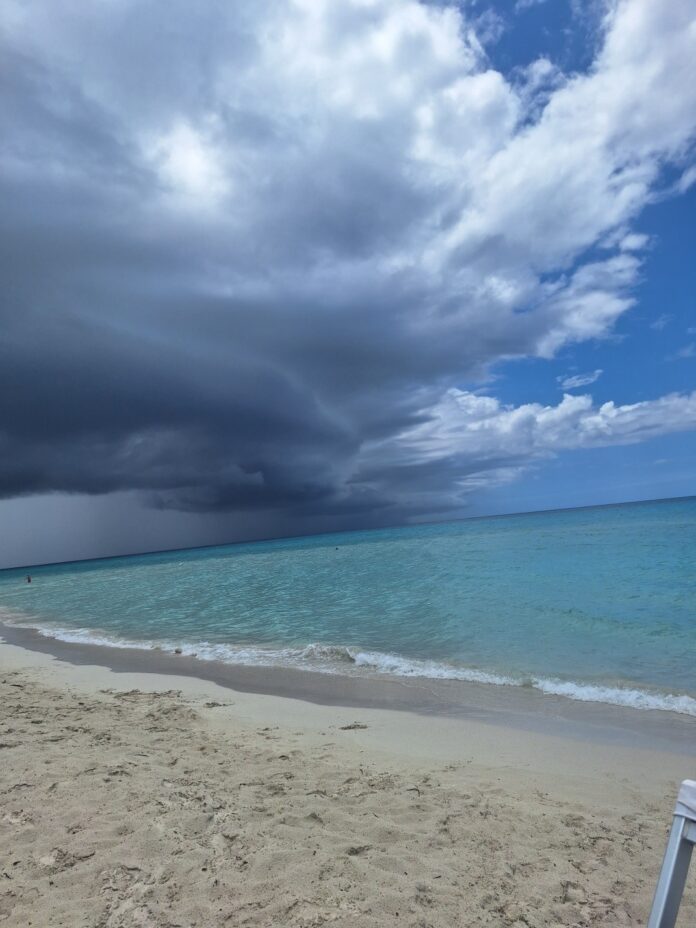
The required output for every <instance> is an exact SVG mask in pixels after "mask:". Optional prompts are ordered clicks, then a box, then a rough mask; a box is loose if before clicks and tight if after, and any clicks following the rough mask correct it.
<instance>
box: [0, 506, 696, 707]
mask: <svg viewBox="0 0 696 928" xmlns="http://www.w3.org/2000/svg"><path fill="white" fill-rule="evenodd" d="M26 573H27V570H26V569H24V570H5V571H2V572H0V620H1V621H5V622H8V621H9V622H11V623H13V624H18V625H30V626H33V627H35V628H38V629H39V630H40V632H41V633H42V634H44V635H47V636H50V637H54V638H59V639H63V640H65V641H76V642H91V643H94V644H100V645H105V646H109V645H110V646H119V647H138V648H161V649H167V650H174V649H176V648H179V649H181V651H182V652H183V653H184V654H192V655H193V654H195V655H196V656H197V657H199V658H200V659H203V660H216V661H224V662H228V663H235V664H253V665H261V666H292V667H300V668H304V669H306V670H309V671H315V672H319V673H341V674H364V675H371V676H379V675H388V676H403V677H413V676H418V677H432V678H438V679H442V678H450V679H459V680H470V681H474V682H480V683H487V684H490V685H500V684H508V685H519V686H531V687H535V688H537V689H539V690H541V691H543V692H546V693H552V694H557V695H562V696H566V697H568V698H571V699H578V700H584V701H594V702H606V703H612V704H617V705H624V706H632V707H635V708H637V709H647V710H660V709H662V710H671V711H674V712H679V713H684V714H687V715H694V716H696V498H689V499H681V500H666V501H657V502H650V503H635V504H628V505H620V506H605V507H595V508H587V509H575V510H563V511H555V512H542V513H532V514H525V515H511V516H497V517H491V518H482V519H472V520H466V521H457V522H449V523H443V524H435V525H417V526H409V527H406V528H391V529H381V530H376V531H364V532H349V533H341V534H334V535H321V536H312V537H305V538H292V539H282V540H277V541H266V542H256V543H249V544H235V545H225V546H220V547H212V548H197V549H190V550H183V551H175V552H169V553H160V554H147V555H138V556H134V557H123V558H109V559H103V560H97V561H81V562H76V563H69V564H62V565H50V566H44V567H37V568H33V569H32V570H31V573H32V577H33V582H32V583H31V584H27V583H26V582H25V575H26Z"/></svg>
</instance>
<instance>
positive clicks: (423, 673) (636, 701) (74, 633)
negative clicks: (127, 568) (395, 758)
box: [2, 612, 696, 717]
mask: <svg viewBox="0 0 696 928" xmlns="http://www.w3.org/2000/svg"><path fill="white" fill-rule="evenodd" d="M2 620H3V621H4V622H6V624H8V625H16V626H19V627H24V628H27V627H29V628H33V629H35V630H36V631H37V632H38V633H39V634H41V635H44V636H45V637H47V638H56V639H58V640H60V641H65V642H69V643H75V644H87V645H97V646H99V647H112V648H114V647H115V648H137V649H146V650H157V651H169V652H173V651H175V650H176V651H177V652H178V653H181V654H183V655H186V656H189V657H195V658H197V659H198V660H204V661H219V662H221V663H225V664H238V665H243V666H256V667H294V668H297V669H302V670H308V671H313V672H315V673H326V674H346V673H349V674H366V673H367V674H370V673H373V674H375V675H380V676H395V677H420V678H425V679H430V680H460V681H463V682H467V683H483V684H489V685H494V686H524V687H532V688H533V689H536V690H539V691H540V692H542V693H545V694H546V695H549V696H562V697H565V698H566V699H573V700H577V701H580V702H598V703H605V704H609V705H615V706H624V707H627V708H631V709H643V710H659V711H664V712H676V713H679V714H680V715H690V716H693V717H696V699H694V698H693V697H692V696H688V695H686V694H679V693H676V694H675V693H664V692H657V691H649V690H640V689H637V688H635V687H623V686H610V685H602V684H598V683H592V684H590V683H580V682H578V681H574V680H561V679H554V678H545V677H534V676H532V677H530V676H526V677H522V676H520V677H517V678H516V677H512V676H505V675H501V674H497V673H491V672H488V671H485V670H479V669H477V668H474V667H461V666H455V665H453V664H446V663H440V662H438V661H429V660H417V659H413V658H407V657H403V656H402V655H399V654H389V653H387V652H383V651H366V650H361V649H360V648H356V647H350V646H344V645H329V644H322V643H320V642H315V643H312V644H309V645H306V646H305V647H294V648H293V647H287V648H272V647H262V646H256V645H251V644H250V645H229V644H223V643H215V642H209V641H197V642H192V641H183V642H182V641H174V640H162V641H135V640H132V639H126V638H118V637H116V636H112V635H110V634H109V633H107V632H103V631H93V630H91V629H86V628H65V627H59V626H48V625H41V624H38V623H35V622H27V621H26V620H24V621H21V620H20V619H19V618H18V617H15V616H14V615H12V616H10V615H9V614H8V613H7V612H3V615H2Z"/></svg>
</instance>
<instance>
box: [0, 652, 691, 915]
mask: <svg viewBox="0 0 696 928" xmlns="http://www.w3.org/2000/svg"><path fill="white" fill-rule="evenodd" d="M353 723H357V724H359V725H361V726H367V727H365V728H350V729H348V730H344V726H346V725H352V724H353ZM693 730H694V737H696V724H695V725H694V729H693ZM695 766H696V765H695V763H694V760H693V758H689V757H687V756H685V755H682V754H678V753H666V752H662V753H660V752H653V751H646V750H640V751H639V750H633V749H630V748H627V747H620V746H607V745H605V744H604V745H603V744H596V743H592V742H587V741H581V740H572V739H570V738H568V739H566V738H562V737H558V736H553V737H552V736H548V735H543V734H538V733H529V732H520V731H515V730H513V729H510V728H505V727H502V726H497V725H486V724H482V723H477V722H471V721H467V720H459V719H445V718H428V717H425V716H420V715H416V714H411V713H407V712H391V711H383V710H368V709H358V710H356V709H343V708H339V707H324V706H316V705H312V704H310V703H305V702H300V701H298V700H291V699H282V698H278V697H272V696H258V695H248V694H240V693H237V692H234V691H231V690H229V689H225V688H222V687H220V686H217V685H215V684H213V683H206V682H201V681H198V680H195V679H192V678H190V677H172V676H169V675H168V676H159V675H157V674H123V673H119V674H115V673H112V672H111V671H108V670H105V669H103V668H98V667H88V666H78V667H76V666H73V665H71V664H67V663H65V662H61V661H57V660H55V659H53V658H51V657H49V656H47V655H42V654H38V653H34V652H30V651H26V650H24V649H21V648H17V647H13V646H10V645H6V644H0V771H1V774H0V924H2V925H3V926H4V925H7V926H17V928H20V926H21V928H25V926H29V925H31V926H58V925H62V926H70V928H72V926H90V928H92V926H94V928H96V926H99V928H122V926H123V928H125V926H128V928H130V926H140V928H143V926H157V928H160V926H161V928H164V926H168V928H174V926H194V925H195V926H197V928H205V926H223V925H253V926H269V928H270V926H280V925H288V926H297V928H300V926H303V928H309V926H318V925H324V924H329V923H330V924H333V925H336V926H366V928H369V926H377V925H379V926H396V925H400V926H413V928H428V926H433V928H434V926H455V925H456V926H469V925H471V926H474V925H476V926H479V925H481V926H516V928H522V926H558V925H568V926H570V925H573V926H589V925H611V926H613V925H617V926H622V925H636V926H637V925H644V924H645V920H646V917H647V912H648V910H649V906H650V901H651V897H652V892H653V889H654V885H655V880H656V877H657V873H658V870H659V867H660V863H661V859H662V853H663V850H664V842H665V838H666V835H667V830H668V828H669V824H670V817H671V810H672V806H673V801H674V795H675V792H676V788H677V786H678V783H679V781H680V780H681V779H683V778H684V777H687V776H692V777H693V776H694V774H695V773H696V770H695V769H694V767H695ZM694 869H696V868H694ZM695 919H696V879H695V878H694V874H692V875H691V878H690V883H689V886H688V887H687V895H686V899H685V902H684V905H683V909H682V918H681V924H683V925H688V924H690V923H693V922H694V920H695Z"/></svg>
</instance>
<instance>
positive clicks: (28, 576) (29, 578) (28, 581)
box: [27, 574, 31, 583]
mask: <svg viewBox="0 0 696 928" xmlns="http://www.w3.org/2000/svg"><path fill="white" fill-rule="evenodd" d="M27 583H31V574H27Z"/></svg>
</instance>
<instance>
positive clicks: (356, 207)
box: [0, 0, 694, 518]
mask: <svg viewBox="0 0 696 928" xmlns="http://www.w3.org/2000/svg"><path fill="white" fill-rule="evenodd" d="M652 7H653V5H652V4H651V3H649V2H648V0H637V2H635V3H632V4H624V5H623V6H621V8H620V10H619V12H618V13H617V14H616V15H615V17H614V19H613V20H611V21H610V22H608V25H607V29H608V32H607V36H608V37H607V43H606V48H605V50H604V51H603V52H602V53H601V55H600V58H599V60H598V61H597V63H596V68H595V73H594V74H593V75H590V76H587V77H586V78H583V79H577V80H576V81H575V82H570V83H568V84H566V85H564V84H563V83H562V81H559V78H558V75H556V77H555V81H556V84H557V85H559V84H560V89H558V90H556V91H555V94H552V95H551V96H550V98H549V99H550V102H549V103H548V105H547V108H546V110H545V112H544V115H543V116H542V117H540V118H539V120H538V122H537V123H535V124H534V125H532V126H531V127H530V126H529V125H528V124H527V125H526V126H525V120H526V113H525V109H524V108H525V106H530V107H531V106H533V105H535V104H534V102H533V100H531V97H530V93H531V91H529V88H528V89H527V91H525V93H522V92H521V91H520V90H519V88H518V89H517V90H516V89H514V88H513V87H512V86H511V85H509V84H508V83H507V82H506V81H505V80H504V78H503V77H502V76H501V75H499V74H496V72H494V71H492V70H490V69H489V67H488V65H487V63H486V61H485V58H484V56H483V53H482V51H481V49H480V47H479V46H478V44H477V43H476V41H475V39H474V38H473V37H472V36H471V34H470V33H469V32H468V31H467V27H466V24H465V23H464V22H463V20H462V18H461V14H459V13H457V12H455V11H454V10H453V9H450V8H447V7H444V8H439V7H427V6H425V5H420V4H418V3H416V2H411V0H380V2H377V3H375V4H374V5H372V6H369V5H364V4H351V3H347V4H341V5H339V6H338V7H337V6H336V5H335V4H332V3H325V4H324V3H319V2H315V3H311V4H307V3H296V4H280V5H279V4H275V3H265V4H257V3H254V4H244V3H242V4H234V5H229V4H222V3H217V2H213V0H209V2H206V3H204V4H202V5H196V6H195V8H194V7H193V6H191V5H190V4H188V3H183V2H176V3H169V4H167V5H166V6H165V5H163V4H162V3H160V2H149V3H145V4H137V5H135V4H133V3H131V2H128V0H113V2H111V3H109V4H98V5H92V6H87V7H85V6H84V5H82V4H73V3H68V4H66V5H65V7H64V8H63V9H61V11H60V13H59V12H58V11H57V9H56V7H55V5H54V4H51V3H48V2H44V0H35V2H33V3H29V4H21V3H17V2H14V0H10V2H9V4H8V6H7V8H6V12H5V13H4V14H3V15H4V18H5V23H4V26H5V28H4V31H3V35H2V45H3V48H2V56H1V58H0V60H1V61H2V65H1V67H2V75H1V78H2V79H1V81H0V84H1V87H2V90H1V94H2V104H1V105H2V114H1V115H2V124H3V126H4V127H5V131H4V132H3V137H2V143H1V148H0V159H1V160H0V167H1V168H2V175H1V178H0V201H1V202H2V204H3V209H2V215H1V216H0V271H1V273H2V280H3V299H2V306H1V308H0V313H1V317H0V321H1V324H2V342H1V343H0V495H2V496H4V497H5V498H8V497H14V496H22V495H29V494H38V493H45V492H52V491H65V492H70V493H87V494H104V493H110V492H114V491H119V490H139V491H143V492H144V493H145V494H147V498H148V499H149V500H150V503H151V504H152V505H154V506H157V507H164V508H175V509H181V510H184V511H200V512H208V511H218V510H235V511H237V510H248V509H258V510H272V511H278V512H283V513H285V514H287V513H290V514H291V515H292V514H295V515H296V516H297V517H298V518H299V517H306V516H312V515H322V516H326V515H331V514H335V515H336V516H337V517H338V516H344V515H346V514H349V515H350V514H359V513H367V512H370V513H385V512H388V513H391V514H392V515H395V516H398V517H403V516H405V515H408V514H409V513H413V512H420V513H424V512H430V513H433V512H441V511H445V510H448V509H452V508H456V507H457V506H459V505H461V503H462V501H463V500H464V499H465V497H466V495H467V493H470V492H472V491H473V490H475V489H476V487H477V486H480V485H483V483H485V482H486V481H489V482H493V483H494V482H497V481H500V480H504V479H510V477H511V475H513V474H514V473H515V472H516V471H517V470H518V469H519V468H521V467H523V466H524V465H525V464H527V463H528V462H529V461H533V460H535V459H537V458H538V457H539V456H543V455H544V454H546V453H549V452H552V451H554V450H556V449H558V448H560V447H575V446H581V445H583V442H582V441H580V442H575V443H574V439H573V440H571V439H570V438H568V437H566V438H564V441H565V444H563V442H560V443H559V442H558V441H557V434H558V425H557V421H556V420H557V419H558V418H559V417H560V418H561V419H563V417H564V416H567V417H569V418H568V421H570V418H572V421H573V423H575V424H576V425H578V424H579V423H581V426H582V428H586V430H587V432H588V434H590V438H588V439H587V441H586V442H584V443H585V444H591V443H595V444H598V443H602V442H604V443H611V442H612V441H613V440H617V441H626V440H633V436H632V433H631V432H630V428H629V429H628V431H622V432H620V434H615V432H614V431H612V429H613V428H614V427H613V426H612V423H611V421H609V420H608V419H607V420H606V422H604V421H603V424H602V429H595V430H594V431H592V428H590V427H589V426H588V422H589V421H590V418H591V417H592V416H595V411H594V410H592V408H591V406H590V407H586V408H584V409H583V410H580V411H578V410H576V409H575V408H573V409H571V408H570V407H557V408H556V410H555V411H554V410H550V411H549V410H545V409H544V408H542V407H536V406H531V405H530V406H526V407H520V410H518V412H519V413H520V415H519V416H518V418H517V419H516V420H515V422H518V421H524V422H525V423H526V424H525V425H524V427H523V428H522V429H521V430H517V429H516V428H515V429H513V430H512V432H511V431H510V429H507V426H505V427H503V425H501V423H503V422H507V420H506V419H505V417H506V416H508V414H509V412H510V411H509V410H505V409H504V408H503V407H500V406H499V405H496V403H495V401H494V400H492V399H490V398H481V402H482V403H483V404H484V406H485V403H488V406H486V407H485V408H484V406H482V405H481V403H479V402H478V399H477V398H476V397H474V396H473V394H461V395H460V394H459V393H457V392H456V388H458V387H461V386H462V384H464V383H466V382H468V381H469V382H470V381H471V380H472V379H473V378H476V377H481V376H483V375H484V374H485V372H486V371H487V369H488V368H489V366H490V365H492V364H494V363H495V362H496V361H498V360H500V359H502V358H510V357H522V356H525V355H545V356H550V355H551V354H552V353H553V352H554V351H555V350H557V349H558V348H559V347H560V346H562V345H563V344H566V343H568V342H572V341H576V340H580V339H583V338H590V337H597V336H601V335H602V334H604V333H606V332H607V331H608V330H609V329H610V327H611V325H612V323H613V322H614V320H615V319H616V318H617V317H618V316H619V315H620V314H621V313H622V312H624V311H625V310H626V309H627V308H628V307H629V306H630V302H631V300H630V288H631V286H632V284H633V283H634V282H635V279H636V276H637V273H638V268H639V260H638V259H637V258H636V257H635V256H634V255H632V254H630V253H629V252H628V251H626V250H623V251H622V250H621V246H620V245H617V244H615V245H614V246H611V247H607V252H606V257H605V258H604V259H601V260H595V262H594V263H593V264H588V263H586V264H580V265H577V264H575V263H574V262H576V261H577V260H578V256H579V255H581V254H583V253H585V252H586V251H587V249H588V248H589V247H590V246H592V245H594V244H597V243H598V242H599V241H600V240H604V239H606V237H607V235H609V234H610V233H611V234H613V235H614V237H615V240H616V241H617V242H618V241H619V240H620V237H621V234H624V235H625V231H626V229H627V226H628V223H629V222H630V221H631V219H632V218H633V216H634V215H635V214H636V213H637V212H638V210H639V208H640V207H641V206H642V205H643V203H644V202H645V201H646V200H647V197H648V195H649V190H650V185H651V184H654V183H655V181H656V178H657V174H658V166H659V163H660V162H661V160H662V159H665V158H669V157H671V156H672V155H675V154H676V153H677V152H678V153H679V154H680V155H681V154H683V149H684V145H685V143H686V140H687V139H688V138H689V137H690V134H691V133H692V131H693V125H694V119H693V106H692V105H691V104H690V108H689V106H686V105H685V106H683V107H679V106H675V107H674V108H673V109H672V110H671V111H670V113H669V114H667V116H666V117H665V115H664V113H663V112H662V110H661V108H660V99H661V97H660V94H663V95H664V94H669V93H671V92H672V83H671V82H672V81H674V80H676V81H678V82H679V87H680V92H681V93H682V94H683V95H684V96H688V95H687V94H686V93H685V91H684V88H685V87H687V86H688V82H686V81H684V80H683V77H684V73H685V71H687V70H688V69H689V68H690V67H691V64H690V63H689V59H688V56H687V55H686V53H685V51H684V49H683V47H682V46H681V45H680V42H679V39H678V36H679V34H680V30H681V26H682V25H683V24H682V20H685V19H686V16H687V12H686V10H687V5H686V4H682V3H676V4H675V7H676V8H678V11H679V10H680V11H681V13H680V14H679V15H677V14H675V15H674V16H673V17H672V19H671V20H670V22H669V23H668V24H667V25H664V24H662V25H660V28H661V29H662V30H663V31H662V34H657V35H652V33H654V32H655V29H656V27H655V25H654V23H653V22H652V19H654V18H655V17H654V16H653V13H654V10H653V13H651V12H650V11H651V10H652ZM643 9H644V12H645V11H647V13H646V15H645V17H644V18H645V23H643V24H642V26H641V28H643V29H644V31H645V34H646V42H647V44H648V49H647V51H646V52H644V57H645V56H647V57H648V58H650V56H652V57H653V58H654V59H655V60H658V61H661V60H662V58H664V57H665V56H668V57H670V62H671V65H670V74H663V77H662V78H661V81H662V83H661V84H660V82H657V83H658V84H659V86H658V87H656V88H655V89H654V94H653V96H649V97H648V98H646V97H645V95H643V96H642V97H641V98H640V100H639V101H638V102H637V101H636V99H635V98H634V96H635V95H634V91H633V90H632V88H631V86H629V85H630V83H631V81H630V79H629V78H627V77H626V73H627V70H628V73H629V75H630V72H631V68H639V67H642V66H643V59H641V61H636V60H633V59H631V58H630V56H629V57H628V59H627V58H626V55H627V53H626V50H625V49H623V48H622V44H621V30H622V29H624V30H625V29H627V28H628V27H629V25H630V23H627V21H625V20H626V17H627V16H628V15H629V14H628V13H627V12H626V11H627V10H628V11H629V13H630V11H631V10H637V11H638V12H639V13H640V11H641V10H643ZM678 11H677V12H678ZM622 16H623V19H622ZM680 16H681V19H680ZM651 17H652V18H651ZM629 18H630V17H629ZM658 32H659V30H658ZM612 43H613V44H612ZM675 73H676V77H675V76H674V74H675ZM616 75H619V76H618V77H617V76H616ZM592 81H594V82H595V86H592ZM599 90H602V93H603V97H602V101H603V104H602V105H604V106H605V107H606V110H607V112H612V113H613V114H614V116H613V118H614V120H615V121H617V120H619V121H620V119H621V118H625V119H626V126H625V132H624V133H623V135H621V134H620V133H619V132H618V131H616V132H614V130H612V133H613V134H612V133H609V134H608V135H607V132H608V130H607V128H606V122H607V120H606V119H605V118H604V116H603V114H602V113H601V112H600V113H598V115H597V116H596V118H595V117H589V116H588V109H587V105H586V100H587V98H590V99H595V98H597V94H598V92H599ZM532 96H533V95H532ZM544 99H546V97H544ZM636 105H640V107H642V110H641V112H642V113H643V119H644V123H645V124H646V125H647V126H648V129H645V127H644V126H638V127H636V125H634V124H633V122H632V117H631V115H630V114H631V113H632V112H633V111H634V110H635V107H636ZM622 114H623V117H622ZM527 115H528V114H527ZM520 127H525V128H524V131H522V129H521V128H520ZM651 127H652V128H651ZM658 129H659V130H660V132H661V135H660V138H661V142H660V146H659V148H657V149H656V148H655V144H654V137H655V134H656V132H657V130H658ZM641 132H644V134H645V136H646V137H644V136H643V135H642V134H641ZM647 136H649V139H647ZM549 139H553V140H554V147H553V151H551V149H550V147H549ZM549 159H551V161H552V162H553V163H552V164H549V163H548V161H549ZM559 205H562V207H563V210H562V213H563V215H562V221H559ZM453 390H455V393H452V391H453ZM462 396H464V400H462ZM467 397H469V398H471V399H466V398H467ZM491 404H492V405H491ZM620 409H624V408H623V407H621V408H620ZM660 409H661V411H662V412H661V414H664V412H665V410H667V409H668V411H669V414H670V415H669V416H668V417H666V418H665V416H664V415H663V421H664V424H663V430H664V431H669V430H670V429H676V428H686V427H691V426H692V425H693V422H694V413H693V403H692V401H691V400H690V398H683V399H681V400H679V401H678V402H676V405H675V404H674V403H673V404H672V405H669V406H668V407H660ZM559 410H560V411H559ZM619 411H620V410H619ZM547 413H550V415H547ZM644 413H645V415H647V414H648V412H647V411H642V412H641V414H640V415H643V414H644ZM554 414H555V418H554ZM621 415H622V416H623V418H622V419H621V421H622V422H624V423H625V422H626V421H628V419H627V415H628V414H623V413H621ZM578 416H581V417H584V418H578ZM532 420H533V421H532ZM564 421H565V420H564ZM612 421H613V420H612ZM631 421H633V419H631ZM650 423H652V420H650ZM581 426H580V425H578V427H581ZM593 428H594V426H593ZM544 429H547V431H544ZM650 429H653V430H654V426H653V425H652V424H649V425H648V430H650ZM532 431H533V432H534V435H535V436H536V437H535V439H534V441H531V440H529V435H530V434H531V432H532ZM483 433H485V434H487V435H492V436H493V437H494V439H495V440H494V441H493V444H492V445H491V446H490V447H489V446H486V447H484V448H482V447H481V442H480V435H481V434H483ZM511 433H512V434H514V435H515V436H516V439H515V441H513V442H510V441H509V440H508V437H507V436H508V435H509V434H511ZM564 434H565V433H564ZM637 434H638V433H637ZM379 517H380V518H382V516H379Z"/></svg>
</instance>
